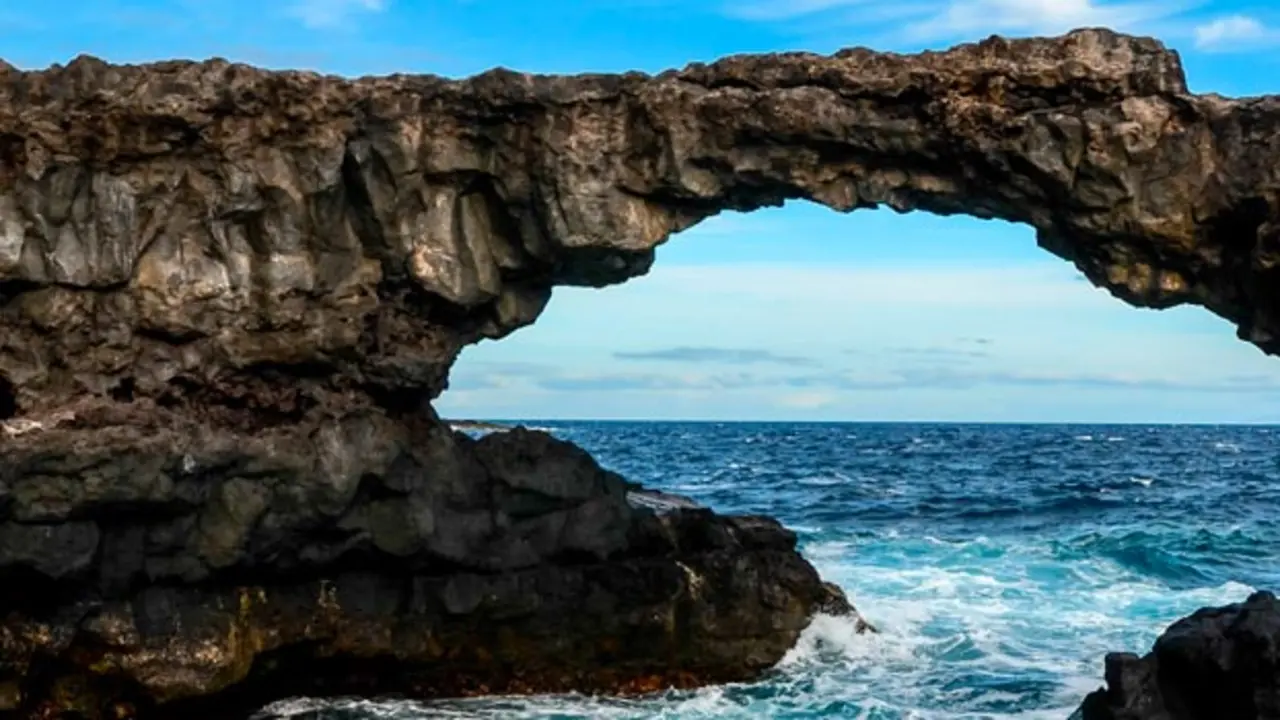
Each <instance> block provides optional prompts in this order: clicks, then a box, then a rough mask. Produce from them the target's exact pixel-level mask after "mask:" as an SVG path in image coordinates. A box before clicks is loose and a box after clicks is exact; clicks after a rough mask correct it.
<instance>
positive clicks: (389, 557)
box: [0, 411, 852, 720]
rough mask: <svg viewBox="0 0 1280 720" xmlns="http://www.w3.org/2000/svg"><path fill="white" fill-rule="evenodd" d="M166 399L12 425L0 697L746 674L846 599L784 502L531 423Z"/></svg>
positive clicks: (643, 687) (266, 696)
mask: <svg viewBox="0 0 1280 720" xmlns="http://www.w3.org/2000/svg"><path fill="white" fill-rule="evenodd" d="M156 412H158V411H156ZM107 419H110V417H109V414H106V415H103V416H99V417H97V418H96V420H99V421H101V420H107ZM117 419H118V418H117ZM156 419H157V420H159V421H161V422H160V424H158V425H156V426H153V427H143V426H139V425H122V424H96V423H95V422H94V420H95V418H93V416H92V415H91V414H89V413H87V412H86V413H84V414H83V415H76V416H75V417H72V418H68V419H66V420H64V421H63V422H62V423H61V424H60V425H58V426H57V427H44V428H40V429H31V430H28V431H27V432H24V433H22V434H20V435H17V436H15V437H13V438H11V439H10V440H9V441H8V442H7V443H6V445H5V448H4V453H5V459H6V463H5V465H4V467H3V469H0V518H3V521H0V575H2V576H3V577H0V617H3V618H4V622H3V624H0V711H4V712H7V713H14V714H15V716H21V717H78V718H85V719H86V720H102V719H107V718H122V717H146V718H153V717H154V718H160V717H175V718H179V717H180V718H196V717H208V718H233V717H244V716H245V715H247V714H248V712H250V711H252V710H254V709H256V708H257V707H260V706H262V705H264V704H266V703H268V702H271V701H274V700H279V699H281V698H284V697H290V696H294V695H343V694H356V695H367V696H374V695H387V694H393V695H407V696H412V697H419V698H431V697H451V696H465V695H471V694H489V693H523V692H554V691H569V690H580V691H599V692H608V693H626V692H644V691H652V690H657V689H661V688H664V687H690V686H696V685H704V684H709V683H720V682H727V681H736V680H746V679H750V678H753V677H756V676H758V674H759V673H761V672H763V671H764V670H766V669H768V668H769V667H770V666H772V665H773V664H774V663H776V662H777V661H778V660H779V659H780V658H781V657H782V655H783V654H784V653H785V652H786V651H787V650H788V649H789V648H790V647H791V646H792V645H793V644H794V642H795V640H796V638H797V637H798V635H799V633H800V632H801V630H803V629H804V627H805V626H806V625H807V624H808V621H809V619H810V617H812V616H813V615H814V614H815V613H818V612H833V613H847V612H852V609H851V608H850V607H849V605H848V604H847V602H846V600H845V598H844V596H843V594H842V593H841V592H840V591H839V590H838V589H836V588H835V587H833V586H830V585H827V584H824V583H823V582H822V581H821V579H820V578H819V577H818V575H817V573H816V572H815V571H814V570H813V568H812V567H811V566H810V565H809V564H808V563H807V562H805V561H804V560H803V559H802V558H801V557H800V555H799V554H798V553H797V552H796V550H795V536H794V535H793V534H792V533H790V532H788V531H787V530H785V529H784V528H782V527H781V526H780V525H778V524H777V523H776V522H775V521H772V520H770V519H768V518H755V517H722V516H717V515H715V514H713V513H712V512H710V511H708V510H704V509H697V508H671V509H666V510H655V509H654V508H653V506H652V504H649V505H646V506H641V505H639V504H635V503H632V502H628V499H627V496H628V490H627V485H626V484H625V483H624V481H623V480H622V479H621V478H620V477H618V476H617V475H614V474H612V473H609V472H607V471H605V470H602V469H601V468H599V467H598V466H597V465H596V464H595V462H594V461H593V460H592V459H591V458H590V456H589V455H587V454H586V453H585V452H583V451H582V450H580V449H579V448H577V447H575V446H573V445H571V444H569V443H566V442H563V441H559V440H556V439H554V438H552V437H551V436H549V435H546V434H544V433H540V432H535V431H528V430H524V429H522V428H517V429H512V430H509V431H508V432H504V433H496V434H493V435H489V436H487V437H485V438H483V439H480V440H473V439H471V438H468V437H467V436H465V435H463V434H461V433H457V432H452V431H450V430H449V429H448V428H447V427H446V426H445V425H443V424H442V423H439V422H437V421H434V419H432V420H423V421H422V422H420V423H418V424H417V425H416V426H415V427H414V428H413V429H412V430H410V429H408V428H407V426H406V425H405V424H403V423H395V422H391V421H390V420H389V419H388V418H387V417H385V416H382V415H378V414H376V413H353V414H350V415H348V416H346V417H343V418H339V419H331V420H323V421H321V420H317V421H316V422H315V424H312V425H309V426H308V425H307V424H303V425H302V427H301V428H289V429H287V430H277V431H274V432H269V433H265V434H263V435H261V436H259V437H256V438H254V439H253V440H252V441H246V440H245V439H244V438H242V437H235V436H228V435H226V434H225V433H220V432H219V431H218V430H216V429H214V428H210V427H203V428H195V427H188V426H184V425H183V424H182V419H181V418H180V417H171V418H166V417H164V416H163V414H159V415H157V416H156ZM170 423H172V424H170ZM46 424H47V425H52V423H46ZM633 492H634V491H633Z"/></svg>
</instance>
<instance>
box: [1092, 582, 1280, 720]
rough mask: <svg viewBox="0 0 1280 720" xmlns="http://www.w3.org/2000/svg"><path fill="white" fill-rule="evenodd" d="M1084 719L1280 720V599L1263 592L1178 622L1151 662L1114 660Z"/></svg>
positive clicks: (1126, 656) (1148, 658)
mask: <svg viewBox="0 0 1280 720" xmlns="http://www.w3.org/2000/svg"><path fill="white" fill-rule="evenodd" d="M1106 665H1107V670H1106V677H1107V687H1106V688H1105V689H1102V690H1099V691H1097V692H1095V693H1093V694H1091V695H1090V696H1089V697H1088V698H1087V699H1086V700H1085V702H1084V705H1083V706H1081V708H1080V712H1079V713H1078V715H1079V717H1081V718H1082V720H1265V719H1267V718H1280V601H1277V600H1276V597H1275V595H1273V594H1271V593H1269V592H1259V593H1256V594H1254V595H1252V596H1250V597H1249V599H1248V600H1247V601H1245V602H1244V603H1240V604H1236V605H1229V606H1227V607H1223V608H1206V609H1204V610H1200V611H1199V612H1197V613H1195V614H1193V615H1191V616H1190V617H1187V618H1184V619H1182V620H1179V621H1178V622H1176V623H1174V624H1173V625H1172V626H1171V627H1170V628H1169V629H1168V630H1167V631H1165V633H1164V634H1163V635H1161V636H1160V639H1158V640H1157V641H1156V644H1155V648H1154V649H1152V651H1151V653H1150V654H1148V655H1147V656H1146V657H1142V658H1139V657H1138V656H1136V655H1132V654H1129V653H1115V654H1112V655H1109V656H1107V662H1106Z"/></svg>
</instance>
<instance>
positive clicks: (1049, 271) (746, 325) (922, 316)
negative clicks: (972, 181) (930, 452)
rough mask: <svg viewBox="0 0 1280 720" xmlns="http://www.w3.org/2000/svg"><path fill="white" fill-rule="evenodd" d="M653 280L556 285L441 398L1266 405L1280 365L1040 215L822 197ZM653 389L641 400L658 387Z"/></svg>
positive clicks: (572, 404)
mask: <svg viewBox="0 0 1280 720" xmlns="http://www.w3.org/2000/svg"><path fill="white" fill-rule="evenodd" d="M656 256H657V260H656V262H655V263H654V265H653V268H652V269H651V271H650V272H649V273H648V274H647V275H646V276H645V277H642V278H637V279H635V280H632V281H629V282H628V283H626V284H624V285H622V286H619V287H615V288H608V289H604V290H600V289H581V288H559V289H557V290H556V293H555V295H554V297H553V299H552V301H551V303H550V305H549V307H548V309H547V310H546V311H545V312H544V314H543V315H542V317H541V318H540V319H539V321H538V322H537V323H536V324H535V325H534V326H532V327H530V328H525V329H522V330H519V331H517V332H516V333H514V334H513V335H512V336H510V337H508V338H505V339H504V340H502V342H500V343H483V342H482V343H481V344H479V345H475V346H471V347H468V348H466V349H464V351H463V352H462V354H461V357H460V359H459V361H458V363H457V364H456V365H455V367H454V369H453V371H452V375H451V381H450V389H449V390H448V391H446V392H445V393H444V394H443V395H442V396H441V397H440V398H438V399H437V401H436V406H437V408H438V410H439V412H440V413H441V414H442V415H443V416H446V417H465V418H468V419H483V420H511V419H555V418H589V417H604V418H612V419H664V420H675V419H713V420H731V419H758V420H795V419H810V420H870V421H875V420H908V421H909V420H923V421H934V420H944V421H1006V422H1007V421H1013V422H1023V421H1030V422H1097V421H1123V422H1185V421H1206V422H1242V421H1243V422H1270V421H1272V420H1274V419H1276V416H1275V414H1274V413H1272V412H1271V411H1270V409H1269V408H1268V407H1267V405H1269V402H1268V400H1267V398H1270V397H1273V396H1274V393H1275V392H1276V391H1277V389H1280V373H1278V372H1277V371H1276V370H1274V369H1273V368H1272V365H1273V364H1274V362H1273V361H1272V360H1271V359H1269V358H1267V357H1266V356H1264V355H1263V354H1262V353H1259V352H1258V351H1257V348H1255V347H1250V346H1248V345H1246V344H1243V343H1240V342H1239V341H1238V340H1237V339H1235V338H1234V337H1232V333H1231V331H1230V329H1229V327H1228V326H1227V325H1224V324H1223V323H1222V322H1221V320H1220V319H1219V318H1217V317H1214V315H1213V314H1212V313H1211V312H1207V311H1206V310H1205V309H1204V308H1202V307H1198V306H1194V305H1185V306H1175V307H1171V308H1163V309H1160V310H1158V311H1157V310H1151V309H1148V308H1142V307H1131V306H1129V305H1128V304H1126V303H1125V302H1122V300H1126V298H1124V297H1121V298H1119V299H1117V298H1115V297H1112V296H1111V295H1112V294H1114V293H1108V291H1107V290H1103V289H1099V288H1097V287H1094V286H1093V285H1092V284H1091V283H1090V281H1089V280H1087V279H1086V278H1085V277H1084V276H1083V275H1082V273H1081V272H1080V271H1078V270H1076V269H1073V268H1072V267H1071V266H1070V265H1068V264H1065V263H1063V262H1062V261H1061V259H1059V258H1057V257H1055V256H1054V255H1053V254H1051V253H1048V252H1045V251H1044V249H1042V248H1040V247H1037V242H1036V238H1035V233H1034V231H1033V230H1032V229H1031V228H1030V227H1027V226H1024V225H1018V224H1013V223H1008V222H1004V221H999V220H980V219H976V218H973V217H970V216H963V215H951V216H942V215H936V214H929V213H925V212H910V213H905V214H902V213H898V212H895V211H892V210H889V209H876V210H858V211H855V212H853V213H849V214H842V213H836V212H831V211H830V210H829V209H828V208H826V207H823V206H821V205H819V204H817V203H811V202H805V201H792V202H788V203H786V205H785V206H783V207H778V208H766V209H760V210H754V211H750V212H726V213H723V214H720V215H717V216H715V217H712V218H710V219H708V220H706V221H703V222H702V223H700V224H697V225H695V226H693V227H691V228H689V229H687V230H685V231H682V232H680V233H678V234H677V235H675V236H673V237H672V238H671V239H670V240H669V241H668V242H667V243H665V244H664V245H662V246H660V247H659V248H658V249H657V252H656ZM646 397H648V398H649V399H645V398H646Z"/></svg>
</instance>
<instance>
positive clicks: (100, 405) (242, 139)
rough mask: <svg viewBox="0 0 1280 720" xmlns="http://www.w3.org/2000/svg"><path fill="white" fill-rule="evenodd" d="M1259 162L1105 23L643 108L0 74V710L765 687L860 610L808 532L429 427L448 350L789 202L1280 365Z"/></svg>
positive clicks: (1241, 130) (545, 444)
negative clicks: (664, 246) (1204, 313)
mask: <svg viewBox="0 0 1280 720" xmlns="http://www.w3.org/2000/svg"><path fill="white" fill-rule="evenodd" d="M1278 131H1280V100H1276V99H1274V98H1262V99H1253V100H1240V101H1233V100H1227V99H1223V98H1218V97H1204V96H1194V95H1190V94H1189V93H1188V92H1187V89H1186V85H1185V82H1184V78H1183V75H1182V71H1181V68H1180V65H1179V61H1178V58H1177V56H1176V55H1174V54H1173V53H1171V52H1169V51H1167V50H1165V49H1164V48H1163V47H1162V46H1161V45H1160V44H1159V43H1157V42H1155V41H1153V40H1145V39H1137V38H1131V37H1125V36H1120V35H1115V34H1112V33H1109V32H1106V31H1098V30H1090V31H1081V32H1076V33H1072V34H1070V35H1068V36H1065V37H1062V38H1056V39H1039V40H1018V41H1006V40H1001V39H992V40H989V41H986V42H983V43H980V44H976V45H967V46H962V47H958V48H956V49H954V50H951V51H948V52H943V53H925V54H921V55H915V56H901V55H890V54H880V53H875V52H871V51H868V50H850V51H846V52H842V53H840V54H837V55H835V56H832V57H819V56H815V55H808V54H786V55H773V56H757V57H734V58H728V59H725V60H722V61H720V62H717V63H713V64H710V65H693V66H690V67H688V68H686V69H685V70H683V71H673V72H668V73H664V74H661V75H658V76H653V77H650V76H645V75H640V74H629V75H621V76H582V77H559V78H555V77H533V76H528V75H521V74H517V73H513V72H507V71H494V72H491V73H487V74H484V75H481V76H477V77H475V78H472V79H469V80H464V81H449V80H444V79H441V78H435V77H423V76H392V77H385V78H366V79H361V80H356V81H350V80H344V79H341V78H335V77H324V76H320V75H315V74H309V73H272V72H265V71H262V70H257V69H254V68H250V67H246V66H242V65H232V64H229V63H226V62H222V61H216V60H215V61H210V62H204V63H190V62H168V63H158V64H153V65H146V66H129V67H125V66H111V65H108V64H105V63H103V62H101V61H98V60H94V59H92V58H80V59H77V60H76V61H74V62H72V63H71V64H70V65H68V66H66V67H54V68H51V69H49V70H44V71H37V72H22V71H19V70H17V69H14V68H12V67H9V66H7V65H3V63H0V421H3V426H2V428H3V432H0V459H2V460H3V462H2V463H0V617H2V618H3V622H0V708H2V709H5V710H19V711H23V712H30V711H35V710H38V709H40V708H60V709H62V710H66V711H68V712H70V711H72V710H74V711H76V712H79V713H81V715H82V716H85V717H90V718H95V717H112V716H113V714H121V713H123V714H126V715H127V714H128V713H129V712H132V711H131V710H130V708H133V709H135V710H138V711H140V712H145V711H148V710H150V711H154V712H169V713H177V714H183V715H190V714H192V713H198V712H203V710H202V708H207V707H215V706H220V705H219V704H220V703H225V704H226V705H227V706H228V707H230V706H233V705H236V704H238V703H241V702H242V701H245V699H254V700H256V699H259V696H262V695H266V696H274V695H277V694H279V693H286V692H292V691H294V690H309V689H312V687H313V686H314V683H315V682H316V681H323V682H324V683H325V684H326V687H328V688H330V689H333V690H335V691H336V690H339V689H343V688H346V689H352V690H360V691H363V690H369V691H384V690H405V691H411V692H419V693H426V694H431V693H452V692H467V691H470V690H472V689H480V688H481V686H484V687H487V688H488V689H490V690H493V689H522V688H529V689H555V688H564V687H577V688H587V687H602V688H609V689H618V688H623V687H628V686H636V687H648V686H651V685H652V684H653V683H655V682H668V681H675V682H681V683H685V682H706V681H710V680H716V679H728V678H736V677H749V676H750V675H751V674H752V673H754V672H756V671H757V670H758V669H759V668H761V667H763V666H765V665H767V664H769V663H770V662H772V661H773V660H775V659H777V658H778V657H779V656H780V654H781V651H782V650H783V649H784V648H785V646H786V645H788V644H789V643H790V642H791V641H792V640H793V639H794V637H795V635H796V632H798V629H799V627H800V626H801V625H802V624H803V622H804V620H805V618H807V617H808V616H809V615H811V614H812V613H813V612H815V611H816V610H818V609H819V608H820V607H823V606H824V604H827V605H832V606H840V605H841V604H842V601H841V600H840V599H839V597H838V596H836V595H832V592H831V590H830V589H829V588H826V587H825V586H823V585H822V584H821V583H820V581H819V580H818V578H817V576H816V574H815V573H814V572H813V570H812V568H810V567H809V566H808V565H807V564H805V563H804V562H803V561H802V560H801V559H800V558H799V557H798V556H797V555H796V554H795V553H794V551H793V549H792V542H793V541H792V538H791V537H790V536H789V535H788V534H787V533H785V532H784V531H782V530H781V529H779V528H778V527H777V526H776V525H773V524H771V523H768V522H767V521H764V520H745V519H737V520H735V519H725V518H716V517H714V516H710V515H708V514H707V513H705V512H703V511H696V510H688V509H680V510H677V511H674V512H672V513H669V514H660V513H658V512H655V511H654V510H653V509H652V508H649V509H638V508H633V507H632V505H630V504H628V503H627V502H626V488H625V486H624V485H622V484H621V481H620V480H618V479H617V478H616V477H614V476H612V475H610V474H608V473H606V472H603V471H601V470H600V469H599V468H597V467H595V466H594V464H592V463H591V462H590V461H589V459H587V458H585V457H584V456H583V454H582V453H581V451H578V450H576V449H574V448H572V447H569V446H566V445H563V444H559V443H556V442H554V441H552V440H551V439H549V438H546V437H543V436H538V435H531V434H528V433H515V434H503V435H499V436H495V437H494V438H491V439H490V438H486V439H485V440H481V441H479V442H472V441H470V440H468V439H466V438H463V437H462V436H459V435H456V434H452V433H450V432H448V431H447V430H446V429H445V428H444V427H443V426H442V425H441V423H440V422H439V421H438V419H436V418H435V416H434V414H433V412H432V411H431V408H430V406H429V403H430V401H431V399H433V398H434V397H436V396H437V395H438V394H439V393H440V392H441V391H442V390H443V389H444V388H445V386H446V384H447V376H448V370H449V367H450V365H451V363H452V362H453V360H454V358H455V357H456V355H457V353H458V352H459V350H460V348H462V347H463V346H465V345H466V344H468V343H473V342H477V341H479V340H481V339H483V338H499V337H501V336H503V335H505V334H507V333H509V332H511V331H512V330H514V329H516V328H519V327H521V326H524V325H527V324H529V323H531V322H533V321H534V319H535V318H536V317H537V316H538V314H539V312H540V311H541V310H542V308H543V306H544V305H545V303H546V302H547V299H548V298H549V295H550V293H551V289H552V288H553V286H555V285H563V284H577V285H606V284H609V283H616V282H621V281H623V280H626V279H627V278H630V277H633V276H636V275H639V274H642V273H644V272H646V271H647V270H648V268H649V266H650V264H651V262H652V260H653V252H654V248H655V247H656V246H657V245H658V244H660V243H662V242H663V241H664V240H665V239H666V238H667V237H668V236H669V235H670V234H671V233H672V232H674V231H678V230H681V229H684V228H687V227H689V226H691V225H693V224H694V223H696V222H698V221H699V220H702V219H704V218H706V217H708V216H711V215H713V214H715V213H717V212H719V211H722V210H725V209H735V210H749V209H752V208H757V207H761V206H766V205H776V204H778V203H780V202H782V201H783V200H785V199H788V198H808V199H811V200H815V201H817V202H820V203H822V204H825V205H827V206H830V207H832V208H834V209H836V210H841V211H848V210H853V209H856V208H862V207H871V206H875V205H878V204H888V205H890V206H892V207H894V208H897V209H900V210H908V209H922V210H927V211H932V212H937V213H961V212H963V213H969V214H971V215H976V216H979V217H987V218H990V217H999V218H1005V219H1008V220H1013V221H1018V222H1023V223H1028V224H1030V225H1032V226H1034V227H1035V228H1036V230H1037V232H1038V237H1039V242H1040V244H1041V245H1042V246H1044V247H1045V248H1047V249H1049V250H1050V251H1052V252H1055V253H1057V254H1059V255H1061V256H1063V257H1064V258H1067V259H1069V260H1071V261H1073V262H1074V263H1075V264H1076V265H1077V266H1078V267H1079V268H1080V269H1081V270H1082V271H1083V272H1084V273H1085V274H1086V275H1087V276H1088V277H1089V278H1090V279H1091V280H1092V281H1093V282H1095V283H1097V284H1099V285H1102V286H1105V287H1107V288H1109V289H1110V290H1111V291H1112V292H1114V293H1115V294H1117V295H1118V296H1120V297H1121V298H1123V299H1125V300H1127V301H1129V302H1131V303H1135V304H1140V305H1147V306H1152V307H1164V306H1169V305H1174V304H1178V303H1184V302H1192V303H1200V304H1203V305H1205V306H1206V307H1208V308H1209V309H1211V310H1212V311H1214V312H1216V313H1218V314H1219V315H1221V316H1223V317H1224V318H1226V319H1228V320H1230V321H1232V322H1234V323H1236V324H1237V325H1238V326H1239V328H1240V333H1241V336H1242V337H1244V338H1246V339H1247V340H1250V341H1251V342H1254V343H1256V344H1257V345H1258V346H1260V347H1261V348H1262V349H1264V350H1266V351H1268V352H1277V351H1278V350H1280V314H1278V313H1277V309H1278V308H1280V290H1277V288H1280V281H1278V278H1277V275H1276V273H1277V259H1278V258H1280V254H1278V252H1280V251H1278V250H1277V248H1280V234H1278V233H1280V231H1278V230H1277V227H1278V226H1277V213H1278V212H1280V210H1278V208H1280V195H1278V189H1280V182H1278V180H1280V163H1278V162H1276V158H1277V157H1280V132H1278ZM659 504H661V503H659ZM113 703H119V706H118V707H116V706H115V705H112V704H113ZM117 711H118V712H117Z"/></svg>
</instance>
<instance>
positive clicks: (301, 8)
mask: <svg viewBox="0 0 1280 720" xmlns="http://www.w3.org/2000/svg"><path fill="white" fill-rule="evenodd" d="M387 2H388V0H297V1H296V2H294V3H293V4H292V5H291V6H290V7H289V14H290V15H292V16H293V17H295V18H297V19H299V20H301V21H302V24H303V25H306V26H307V27H309V28H314V29H321V28H335V27H341V26H342V25H343V24H344V23H346V22H348V21H349V20H350V19H351V16H352V15H355V14H357V13H362V12H381V11H383V10H385V9H386V7H387Z"/></svg>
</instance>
